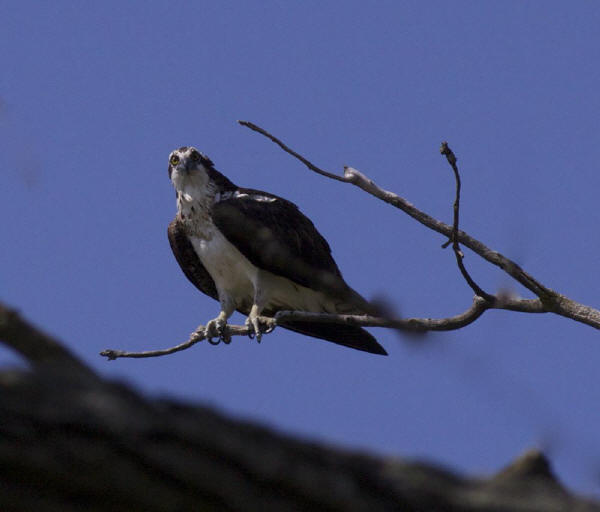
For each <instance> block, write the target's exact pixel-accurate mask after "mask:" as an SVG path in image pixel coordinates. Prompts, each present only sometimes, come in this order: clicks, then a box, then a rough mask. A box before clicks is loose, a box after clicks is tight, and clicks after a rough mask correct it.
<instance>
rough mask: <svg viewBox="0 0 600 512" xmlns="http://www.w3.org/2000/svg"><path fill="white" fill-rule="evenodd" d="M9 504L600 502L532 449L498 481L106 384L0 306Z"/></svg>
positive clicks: (474, 505)
mask: <svg viewBox="0 0 600 512" xmlns="http://www.w3.org/2000/svg"><path fill="white" fill-rule="evenodd" d="M0 340H2V341H4V342H5V343H6V344H7V345H8V346H10V347H12V348H13V349H15V350H17V351H19V352H20V353H21V354H22V355H23V356H24V357H25V358H26V359H27V360H28V361H29V362H30V363H31V366H32V370H31V371H26V370H8V369H5V370H3V371H0V418H1V420H0V465H1V467H2V471H1V472H0V510H2V511H10V510H19V511H21V510H32V511H33V510H34V511H50V510H51V511H61V512H62V511H75V510H82V511H83V510H85V511H109V510H110V511H115V510H127V511H137V510H143V511H149V512H151V511H171V510H173V511H175V510H177V511H188V510H203V511H204V510H208V511H210V510H215V511H228V510H240V511H255V510H256V511H287V510H327V511H355V510H365V511H378V510H402V511H413V510H414V511H417V510H418V511H423V510H435V511H444V510H456V511H459V510H465V511H504V510H506V511H510V510H515V511H584V510H585V511H588V510H589V511H600V505H599V504H597V503H593V502H590V501H586V500H583V499H581V498H578V497H576V496H573V495H572V494H570V493H569V492H568V491H566V490H565V489H564V488H563V487H562V486H561V485H560V484H559V483H558V481H557V480H556V478H555V477H554V475H553V474H552V471H551V469H550V466H549V464H548V461H547V460H546V458H545V457H544V456H543V455H542V454H540V453H537V452H530V453H527V454H525V455H524V456H523V457H521V458H519V459H517V461H516V462H515V463H513V464H512V465H511V466H509V467H508V468H506V469H505V470H503V471H501V472H500V473H498V474H497V475H496V476H494V477H492V478H488V479H475V478H464V477H461V476H458V475H456V474H453V473H452V472H450V471H447V470H444V469H440V468H438V467H435V466H433V465H431V464H421V463H414V462H405V461H402V460H399V459H393V458H381V457H374V456H369V455H364V454H357V453H352V452H349V451H344V450H340V449H334V448H330V447H327V446H323V445H318V444H315V443H310V442H301V441H297V440H294V439H291V438H289V437H287V436H284V435H281V434H278V433H276V432H273V431H272V430H269V429H266V428H263V427H259V426H256V425H253V424H250V423H247V422H243V421H237V420H232V419H228V418H226V417H224V416H223V415H221V414H219V413H217V412H215V411H214V410H211V409H208V408H206V407H198V406H194V405H190V404H184V403H180V402H176V401H173V400H161V399H149V398H146V397H144V396H142V395H141V394H139V393H138V392H136V391H134V390H133V389H132V388H131V387H129V386H127V385H125V384H120V383H115V382H111V381H107V380H105V379H102V378H101V377H100V376H98V375H97V374H95V373H94V372H93V371H92V370H90V369H89V368H88V367H86V366H85V364H84V363H82V362H81V361H78V360H77V359H76V358H75V357H74V356H73V355H72V354H71V353H70V352H69V351H68V350H66V349H65V348H64V347H62V346H61V345H60V344H58V342H57V341H56V340H53V339H51V338H50V337H48V336H47V335H45V334H44V333H43V332H42V331H40V330H38V329H36V328H34V327H32V326H31V325H30V324H28V323H27V322H26V321H24V320H23V319H22V318H21V317H20V316H19V315H18V314H17V313H15V312H14V311H11V310H9V309H8V308H6V307H4V306H2V305H1V304H0Z"/></svg>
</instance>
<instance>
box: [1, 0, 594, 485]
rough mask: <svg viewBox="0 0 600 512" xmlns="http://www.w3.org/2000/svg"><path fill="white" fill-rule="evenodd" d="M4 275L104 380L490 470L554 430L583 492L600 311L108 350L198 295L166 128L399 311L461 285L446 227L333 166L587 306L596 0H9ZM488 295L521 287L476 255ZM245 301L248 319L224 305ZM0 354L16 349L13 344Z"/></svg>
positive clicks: (558, 461)
mask: <svg viewBox="0 0 600 512" xmlns="http://www.w3.org/2000/svg"><path fill="white" fill-rule="evenodd" d="M0 7H1V11H2V17H1V18H2V21H0V27H1V30H0V43H1V47H2V48H3V52H2V55H1V56H0V63H1V69H2V73H1V74H0V169H1V171H2V181H3V186H2V187H0V213H1V215H2V219H3V220H4V222H2V224H1V225H0V226H1V227H0V230H1V231H0V234H1V236H2V240H3V241H4V244H3V250H2V251H0V299H1V300H2V301H5V302H7V303H9V304H11V305H13V306H16V307H18V308H19V309H20V310H21V311H22V312H23V313H24V314H25V315H26V316H27V317H28V318H30V319H31V320H33V321H34V322H35V323H37V324H38V325H40V326H43V327H44V328H46V329H47V330H48V331H49V332H51V333H52V334H54V335H56V336H58V337H60V338H61V339H62V340H64V341H65V342H66V343H68V344H69V346H70V347H71V348H72V349H73V350H74V351H75V352H76V353H77V354H78V355H79V356H80V357H81V358H83V359H84V360H85V361H86V362H88V363H89V364H91V365H93V367H94V368H96V369H97V370H98V371H99V372H101V373H102V374H103V375H106V376H107V377H112V378H116V379H121V380H126V381H128V382H130V383H132V384H133V385H135V386H136V387H137V388H139V389H141V390H143V391H145V392H147V393H150V394H152V395H154V396H157V395H160V396H165V395H166V396H170V397H176V398H180V399H186V400H193V401H196V402H199V403H207V404H211V405H214V406H215V407H217V408H219V409H220V410H222V411H225V412H227V413H230V414H232V415H234V416H236V417H243V418H252V419H256V420H259V421H260V422H262V423H264V424H267V425H270V426H273V427H275V428H277V429H280V430H282V431H286V432H292V433H294V434H297V435H300V436H302V437H306V438H310V439H317V440H323V441H326V442H330V443H334V444H336V445H339V446H344V447H350V448H357V449H361V450H362V449H366V450H369V451H375V452H378V453H384V454H388V455H397V456H402V457H417V458H424V459H427V460H434V461H437V462H439V463H442V464H444V465H446V466H449V467H452V468H455V469H457V470H459V471H461V472H468V473H476V474H487V473H491V472H494V471H496V470H498V469H499V468H500V467H501V466H502V465H504V464H506V463H507V462H509V460H511V459H513V458H514V457H515V456H517V455H518V454H520V453H521V452H522V451H523V450H525V449H527V448H530V447H538V448H543V449H545V450H546V451H547V452H548V454H549V455H550V457H551V458H552V461H553V464H554V466H555V468H556V470H557V472H558V474H559V476H560V477H561V478H562V479H563V480H564V481H565V482H566V483H567V484H568V485H570V486H572V487H574V488H575V489H577V490H579V491H581V492H584V493H589V494H596V495H600V477H599V475H600V446H599V440H600V439H599V438H600V436H599V435H598V424H599V422H600V412H599V407H598V404H599V403H600V396H599V394H600V392H599V387H598V361H599V360H600V335H599V333H598V332H597V331H595V330H593V329H592V328H590V327H586V326H583V325H580V324H576V323H574V322H572V321H570V320H567V319H563V318H559V317H555V316H549V315H524V314H516V313H509V312H501V311H500V312H497V311H494V312H490V313H488V314H486V315H484V317H482V318H481V319H480V320H479V321H478V322H476V323H475V324H473V325H471V326H469V327H467V328H465V329H462V330H460V331H456V332H450V333H441V334H436V335H431V336H429V337H428V338H427V339H426V341H425V343H423V344H421V345H419V346H415V345H414V344H411V343H407V342H406V341H403V340H401V339H399V338H398V337H397V336H396V335H394V334H393V333H390V332H387V331H385V330H373V332H374V333H375V334H376V335H377V336H378V339H379V341H380V342H381V343H382V344H383V345H384V346H385V347H386V349H387V350H388V352H389V354H390V356H389V357H387V358H383V357H377V356H371V355H368V354H365V353H361V352H357V351H352V350H349V349H345V348H342V347H339V346H336V345H333V344H329V343H326V342H322V341H318V340H314V339H311V338H306V337H302V336H300V335H296V334H293V333H289V332H287V331H284V330H281V329H280V330H277V331H276V332H274V333H273V334H271V335H269V336H266V337H265V338H264V340H263V342H262V343H261V344H260V345H258V344H257V343H256V342H255V341H250V340H248V339H244V338H236V339H235V340H234V342H233V343H232V344H231V345H229V346H217V347H213V346H210V345H208V344H205V343H202V344H199V345H197V346H195V347H194V348H193V349H191V350H189V351H186V352H183V353H180V354H176V355H172V356H169V357H164V358H158V359H154V360H151V359H149V360H118V361H115V362H110V363H109V362H107V361H105V360H104V359H103V358H101V357H99V356H98V352H100V351H101V350H102V349H105V348H125V349H130V350H143V349H152V348H161V347H166V346H170V345H173V344H175V343H178V342H181V341H183V340H185V339H187V336H188V334H189V333H190V332H191V331H192V330H193V329H194V328H195V327H196V326H197V325H198V324H200V323H205V322H206V321H207V320H208V319H210V318H213V317H214V316H216V314H217V312H218V304H217V303H216V302H214V301H212V300H211V299H209V298H207V297H204V296H203V295H201V294H200V293H199V292H197V291H196V290H195V289H194V288H193V287H192V285H191V284H190V283H189V282H188V281H187V280H186V279H185V277H184V276H183V274H182V273H181V271H180V270H179V268H178V266H177V263H176V262H175V260H174V258H173V256H172V254H171V252H170V249H169V245H168V242H167V238H166V226H167V224H168V223H169V221H170V220H171V219H172V217H173V215H174V212H175V202H174V193H173V190H172V187H171V184H170V183H169V181H168V177H167V157H168V154H169V152H170V151H171V150H172V149H173V148H175V147H179V146H181V145H194V146H196V147H198V148H199V149H201V150H202V151H204V152H205V153H206V154H208V155H209V156H210V157H211V159H212V160H213V161H214V162H215V164H216V167H217V168H218V169H219V170H221V171H222V172H223V173H224V174H226V175H227V176H228V177H229V178H230V179H232V180H233V181H234V182H236V183H238V184H240V185H243V186H249V187H254V188H259V189H265V190H268V191H270V192H273V193H276V194H279V195H281V196H284V197H286V198H288V199H290V200H292V201H294V202H295V203H297V204H298V205H299V206H300V208H301V209H302V210H303V211H304V212H305V213H306V214H307V215H308V216H309V217H311V218H312V219H313V221H314V222H315V224H316V225H317V227H318V228H319V230H320V231H321V233H322V234H323V235H324V236H325V237H326V238H327V239H328V240H329V241H330V243H331V245H332V247H333V254H334V256H335V258H336V260H337V262H338V264H339V266H340V268H341V269H342V272H343V273H344V276H345V278H346V280H347V281H348V282H349V283H350V284H351V285H352V286H353V287H354V288H355V289H357V290H359V291H360V292H361V293H362V294H363V295H365V296H367V297H373V296H375V295H385V296H387V297H388V298H389V299H390V300H391V301H392V302H393V303H394V304H395V305H396V306H397V307H398V308H399V309H400V310H401V312H402V314H403V315H406V316H422V317H444V316H451V315H454V314H456V313H458V312H460V311H462V310H464V309H466V308H467V307H468V305H469V304H470V302H471V299H472V292H471V290H470V289H469V288H468V286H467V285H466V284H465V283H464V281H463V280H462V278H461V277H460V274H459V272H458V270H457V269H456V266H455V262H454V257H453V255H452V253H451V252H450V251H449V250H442V249H440V245H441V244H442V243H443V242H444V240H443V238H442V237H440V236H439V235H438V234H436V233H433V232H431V231H429V230H427V229H425V228H424V227H422V226H420V225H419V224H417V223H416V222H415V221H413V220H412V219H410V218H408V217H406V216H405V215H403V214H402V213H400V212H399V211H396V210H394V209H393V208H391V207H390V206H388V205H385V204H383V203H380V202H378V201H377V200H375V199H374V198H371V197H370V196H367V195H366V194H365V193H363V192H361V191H359V190H358V189H355V188H353V187H351V186H350V185H344V184H340V183H337V182H333V181H328V180H326V179H325V178H322V177H319V176H317V175H315V174H312V173H310V172H309V171H308V170H306V169H305V168H304V167H303V166H302V165H301V164H300V163H299V162H297V161H295V160H294V159H292V158H291V157H290V156H288V155H286V154H284V153H283V152H282V151H281V150H279V149H278V148H277V147H276V146H274V145H273V144H272V143H270V142H269V141H267V140H266V139H264V138H262V137H260V136H259V135H257V134H254V133H252V132H250V131H249V130H247V129H245V128H242V127H240V126H238V125H237V124H236V120H237V119H247V120H250V121H253V122H255V123H257V124H259V125H261V126H263V127H264V128H266V129H267V130H269V131H271V132H272V133H274V134H275V135H277V136H279V137H280V138H282V139H283V140H284V141H286V142H287V143H288V144H289V145H290V146H292V147H293V148H294V149H296V150H298V151H299V152H301V153H302V154H304V155H305V156H306V157H308V158H309V159H311V160H313V161H314V162H315V163H316V164H317V165H319V166H321V167H323V168H326V169H328V170H330V171H332V172H335V171H339V172H341V170H342V166H343V165H351V166H353V167H356V168H357V169H360V170H361V171H362V172H364V173H366V174H368V175H369V176H370V177H371V178H372V179H373V180H375V181H376V182H377V183H378V184H380V185H381V186H382V187H384V188H386V189H389V190H392V191H395V192H396V193H398V194H400V195H401V196H403V197H405V198H406V199H408V200H409V201H411V202H413V203H414V204H415V205H416V206H417V207H419V208H421V209H423V210H425V211H427V212H428V213H429V214H431V215H433V216H435V217H437V218H439V219H441V220H445V221H448V222H449V221H450V220H451V215H452V209H451V205H452V199H453V197H452V195H453V185H454V183H453V177H452V174H451V171H450V168H449V167H448V165H447V164H446V163H445V161H444V159H443V158H442V157H441V156H440V155H439V152H438V149H439V145H440V142H441V141H442V140H448V141H449V143H450V146H451V147H452V148H453V149H454V151H455V152H456V154H457V156H458V158H459V165H460V167H461V172H462V178H463V206H462V212H461V219H462V227H463V229H465V230H466V231H467V232H469V233H470V234H471V235H473V236H475V237H477V238H479V239H480V240H482V241H483V242H484V243H486V244H487V245H489V246H490V247H492V248H494V249H496V250H499V251H500V252H502V253H504V254H505V255H506V256H508V257H510V258H513V259H514V260H516V261H517V262H518V263H520V264H521V265H522V266H524V268H525V269H527V270H528V271H529V272H530V273H531V274H532V275H533V276H535V277H536V278H538V279H539V280H541V281H542V282H543V283H544V284H545V285H546V286H548V287H550V288H553V289H556V290H558V291H560V292H562V293H564V294H566V295H568V296H569V297H571V298H573V299H575V300H578V301H581V302H583V303H585V304H589V305H592V306H595V307H598V306H600V292H599V290H600V272H599V257H598V254H599V253H600V241H599V238H598V225H599V221H600V214H599V213H598V212H599V210H598V192H599V191H600V176H599V173H598V170H597V167H598V162H599V161H600V145H599V144H598V140H599V135H600V128H599V126H600V124H599V113H600V95H599V94H598V91H599V90H600V67H599V66H598V62H599V58H600V38H599V37H598V33H597V27H598V26H599V24H600V7H599V6H598V4H597V3H595V2H591V1H589V2H586V1H580V2H571V3H569V4H567V3H564V2H554V1H544V2H541V1H529V2H516V1H515V2H513V1H494V2H493V1H489V2H475V1H470V2H467V1H459V2H427V3H425V2H383V1H382V2H358V1H356V2H353V1H348V2H310V1H308V2H276V1H263V2H255V3H252V2H193V3H192V2H164V3H161V2H152V3H149V2H127V3H121V2H119V3H117V2H102V3H99V2H94V3H93V2H85V3H84V2H60V1H59V2H52V3H50V2H49V3H41V2H40V3H32V2H0ZM466 264H467V266H468V268H469V269H470V270H471V272H472V274H473V276H474V277H475V278H476V280H477V281H478V283H479V284H480V285H481V286H483V287H484V288H485V289H487V290H488V291H492V292H494V291H497V290H499V289H502V288H509V289H512V290H514V291H516V292H518V293H522V294H523V295H524V296H528V295H527V294H526V293H525V291H524V290H522V289H520V288H519V287H517V285H516V284H514V283H513V282H511V281H510V279H509V278H508V277H507V276H505V275H503V274H502V273H501V272H500V271H498V270H497V269H495V268H491V267H490V265H489V264H485V263H484V262H482V261H480V260H479V259H478V257H477V256H475V255H474V254H472V253H469V252H467V255H466ZM234 321H236V322H238V323H239V322H242V321H243V318H240V317H238V316H236V317H234ZM0 359H1V360H2V361H3V362H5V363H8V362H10V363H11V364H14V363H15V362H16V361H17V359H16V358H15V357H14V356H12V354H9V353H8V352H7V351H3V352H0Z"/></svg>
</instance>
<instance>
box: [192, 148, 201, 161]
mask: <svg viewBox="0 0 600 512" xmlns="http://www.w3.org/2000/svg"><path fill="white" fill-rule="evenodd" d="M192 160H193V161H194V162H197V161H198V160H200V153H198V151H192Z"/></svg>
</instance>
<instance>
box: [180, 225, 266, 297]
mask: <svg viewBox="0 0 600 512" xmlns="http://www.w3.org/2000/svg"><path fill="white" fill-rule="evenodd" d="M208 231H209V232H208V233H207V234H208V235H209V236H207V237H203V238H198V237H192V238H191V242H192V245H193V246H194V249H195V250H196V253H197V254H198V257H199V258H200V261H201V262H202V265H204V267H205V268H206V270H207V272H208V273H209V274H210V276H211V277H212V278H213V280H214V282H215V286H216V287H217V290H218V291H219V296H222V294H223V293H224V294H226V295H227V296H229V297H232V298H235V303H236V307H240V306H242V304H248V303H249V304H252V301H253V299H254V289H255V285H256V282H257V276H258V269H257V268H256V267H255V266H254V265H252V263H250V262H249V261H248V259H246V257H245V256H244V255H243V254H242V253H241V252H240V251H238V250H237V249H236V248H235V247H234V246H233V245H232V244H231V243H230V242H229V241H228V240H227V239H226V238H225V237H224V236H223V235H222V234H221V232H220V231H219V230H218V229H217V228H216V227H215V226H214V225H213V226H210V228H209V230H208Z"/></svg>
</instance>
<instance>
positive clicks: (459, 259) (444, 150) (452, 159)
mask: <svg viewBox="0 0 600 512" xmlns="http://www.w3.org/2000/svg"><path fill="white" fill-rule="evenodd" d="M440 153H441V154H442V155H444V156H445V157H446V160H448V163H449V164H450V167H452V171H454V179H455V181H456V194H455V198H454V205H453V212H454V216H453V217H454V220H453V222H452V234H451V235H450V238H449V240H448V242H446V243H445V244H444V245H442V247H443V248H446V247H448V244H449V243H451V244H452V250H453V251H454V255H455V256H456V264H457V265H458V268H459V270H460V273H461V274H462V276H463V277H464V279H465V281H466V282H467V284H468V285H469V286H470V287H471V290H473V291H474V292H475V294H476V295H479V296H480V297H483V298H484V299H485V300H487V301H488V302H494V301H495V300H496V298H495V297H494V296H493V295H490V294H489V293H487V292H486V291H484V290H483V289H482V288H481V287H480V286H479V285H478V284H477V283H476V282H475V280H474V279H473V278H472V277H471V275H470V274H469V272H468V271H467V267H465V262H464V261H463V260H464V258H465V255H464V254H463V252H462V251H461V250H460V244H459V241H458V224H459V212H460V173H459V172H458V165H457V164H456V155H455V154H454V152H453V151H452V150H451V149H450V146H448V143H447V142H442V147H441V148H440Z"/></svg>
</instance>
